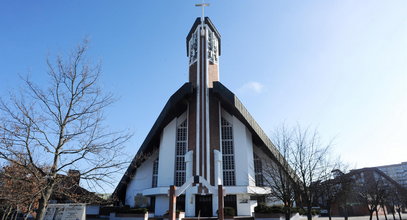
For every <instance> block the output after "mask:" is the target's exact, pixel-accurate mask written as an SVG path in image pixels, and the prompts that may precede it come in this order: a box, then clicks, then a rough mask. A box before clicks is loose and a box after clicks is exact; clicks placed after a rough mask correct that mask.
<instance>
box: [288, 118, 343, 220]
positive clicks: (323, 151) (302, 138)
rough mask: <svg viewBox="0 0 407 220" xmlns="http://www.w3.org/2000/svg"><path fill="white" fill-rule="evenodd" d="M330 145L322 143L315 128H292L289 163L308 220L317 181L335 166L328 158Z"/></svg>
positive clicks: (328, 174) (325, 176) (321, 179)
mask: <svg viewBox="0 0 407 220" xmlns="http://www.w3.org/2000/svg"><path fill="white" fill-rule="evenodd" d="M330 145H331V144H330V143H329V144H326V145H323V144H322V142H321V140H320V137H319V135H318V132H317V131H316V130H314V131H312V132H311V131H309V130H308V129H301V127H300V126H297V128H296V129H294V135H293V146H292V149H291V156H290V164H291V167H292V168H293V169H294V171H295V172H296V175H297V176H298V178H299V190H300V192H301V193H300V203H301V206H302V207H304V208H305V210H306V213H307V218H308V220H311V219H312V206H313V204H315V203H316V196H315V190H316V189H317V186H318V184H317V183H318V182H321V181H325V180H327V179H329V177H330V176H331V171H332V170H334V169H335V167H336V163H333V162H332V161H331V160H329V159H330V158H329V149H330Z"/></svg>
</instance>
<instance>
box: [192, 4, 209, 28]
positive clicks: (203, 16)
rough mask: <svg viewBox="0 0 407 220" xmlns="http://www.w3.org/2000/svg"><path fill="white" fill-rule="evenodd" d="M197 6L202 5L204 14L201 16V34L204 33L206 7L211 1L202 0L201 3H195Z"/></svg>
mask: <svg viewBox="0 0 407 220" xmlns="http://www.w3.org/2000/svg"><path fill="white" fill-rule="evenodd" d="M195 6H196V7H202V16H201V34H202V35H203V34H204V33H203V25H204V19H205V7H207V6H209V3H205V0H202V3H201V4H195Z"/></svg>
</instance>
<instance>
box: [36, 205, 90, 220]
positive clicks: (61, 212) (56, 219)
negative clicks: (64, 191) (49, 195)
mask: <svg viewBox="0 0 407 220" xmlns="http://www.w3.org/2000/svg"><path fill="white" fill-rule="evenodd" d="M85 219H86V204H48V206H47V212H46V213H45V216H44V219H43V220H85Z"/></svg>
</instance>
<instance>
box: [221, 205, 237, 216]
mask: <svg viewBox="0 0 407 220" xmlns="http://www.w3.org/2000/svg"><path fill="white" fill-rule="evenodd" d="M223 213H224V216H235V215H236V214H235V213H236V211H235V209H234V208H232V207H225V208H223Z"/></svg>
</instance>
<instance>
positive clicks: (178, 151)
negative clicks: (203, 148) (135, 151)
mask: <svg viewBox="0 0 407 220" xmlns="http://www.w3.org/2000/svg"><path fill="white" fill-rule="evenodd" d="M176 140H177V142H176V146H175V183H174V185H176V186H182V184H184V183H185V173H186V166H185V153H186V152H187V120H185V121H183V122H182V123H181V124H180V125H179V126H178V128H177V139H176Z"/></svg>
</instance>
